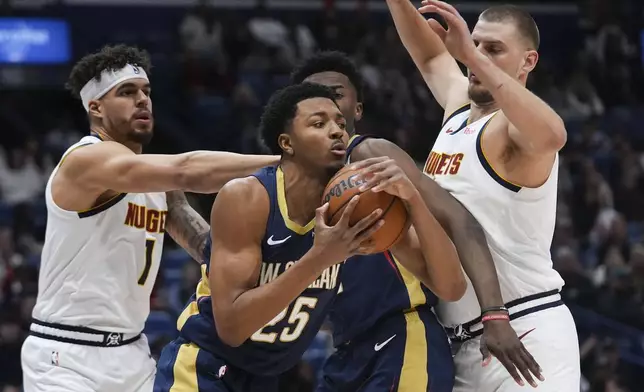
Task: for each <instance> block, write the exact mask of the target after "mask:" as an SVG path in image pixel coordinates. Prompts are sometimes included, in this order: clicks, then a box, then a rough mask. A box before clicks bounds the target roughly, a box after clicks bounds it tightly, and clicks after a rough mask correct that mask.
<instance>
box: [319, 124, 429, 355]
mask: <svg viewBox="0 0 644 392" xmlns="http://www.w3.org/2000/svg"><path fill="white" fill-rule="evenodd" d="M366 138H367V136H357V135H356V136H353V137H352V138H351V141H350V142H349V147H348V149H347V157H350V155H351V151H353V149H354V148H355V147H356V146H357V145H358V144H360V143H361V142H362V141H363V140H365V139H366ZM342 268H343V270H342V288H341V291H340V292H339V293H338V296H337V297H336V299H335V302H334V304H333V309H332V310H331V313H330V321H331V323H332V324H333V334H334V338H333V340H334V344H335V345H336V346H337V345H340V344H343V343H345V342H347V341H349V340H352V339H354V338H355V337H356V336H358V335H360V334H361V333H363V332H365V331H367V330H369V329H371V328H372V327H373V326H375V325H376V323H377V322H379V321H380V320H381V319H383V318H385V317H388V316H389V315H393V314H396V313H401V312H405V311H408V310H411V309H415V308H419V307H423V306H425V307H431V306H434V305H435V304H436V302H437V298H436V296H435V295H434V294H433V293H432V292H431V291H430V290H429V289H428V288H427V287H425V286H424V285H423V284H422V283H420V281H419V280H418V279H416V277H415V276H414V275H412V274H411V273H410V272H409V271H407V270H406V269H405V267H403V266H402V265H401V264H400V263H399V262H398V260H396V258H395V257H394V256H393V254H392V253H391V252H389V251H387V252H384V253H378V254H375V255H369V256H354V257H352V258H350V259H348V260H347V261H346V263H345V264H344V266H343V267H342Z"/></svg>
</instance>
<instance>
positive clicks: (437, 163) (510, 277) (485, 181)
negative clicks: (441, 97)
mask: <svg viewBox="0 0 644 392" xmlns="http://www.w3.org/2000/svg"><path fill="white" fill-rule="evenodd" d="M494 114H495V113H492V114H490V115H488V116H485V117H483V118H481V119H479V120H478V121H475V122H472V123H470V124H468V118H469V115H470V110H469V106H466V107H463V108H461V109H459V110H457V111H456V113H454V114H453V115H451V116H450V117H449V118H448V119H447V121H446V122H445V124H444V125H443V127H442V129H441V132H440V135H439V136H438V138H437V139H436V142H435V144H434V147H433V149H432V151H431V153H430V154H429V157H428V158H427V161H426V163H425V167H424V170H423V171H424V172H425V174H426V175H428V176H430V177H431V178H432V179H434V180H435V181H436V182H437V183H438V184H439V185H440V186H441V187H442V188H444V189H446V190H447V191H449V192H450V193H451V194H452V195H453V196H454V197H455V198H456V199H458V200H459V201H460V202H461V203H462V204H463V205H464V206H465V207H466V208H467V209H468V210H469V211H470V212H471V213H472V215H473V216H474V217H475V218H476V219H477V220H478V222H479V223H480V224H481V226H482V227H483V229H484V231H485V234H486V238H487V242H488V244H489V247H490V252H491V254H492V257H493V259H494V263H495V265H496V270H497V274H498V276H499V281H500V285H501V294H502V296H503V300H504V301H505V302H506V303H507V302H509V301H512V300H515V299H519V298H523V297H526V296H528V295H531V294H540V293H544V292H548V291H551V290H557V289H561V287H562V286H563V284H564V282H563V280H562V279H561V276H559V273H557V271H555V270H554V269H553V268H552V259H551V257H550V245H551V242H552V236H553V233H554V228H555V215H556V208H557V180H558V178H557V177H558V161H559V157H558V156H557V158H556V159H555V162H554V164H553V167H552V170H551V172H550V176H549V177H548V179H547V180H546V182H545V183H544V184H543V185H542V186H540V187H538V188H525V187H520V186H517V185H515V184H512V183H510V182H508V181H506V180H504V179H503V178H502V177H501V176H500V175H498V174H497V173H496V172H495V171H494V169H492V167H491V166H490V164H489V163H488V161H487V160H486V158H485V154H484V151H483V149H482V147H481V136H482V135H483V132H484V131H485V128H486V126H487V125H488V124H489V122H490V120H491V119H492V117H493V116H494ZM437 310H438V313H439V316H440V319H441V321H442V322H443V324H445V325H446V326H454V325H459V324H463V323H466V322H468V321H470V320H473V319H475V318H477V317H478V316H479V315H480V312H481V309H480V307H479V304H478V300H477V297H476V294H475V293H474V290H473V288H472V284H471V283H470V282H468V288H467V291H466V293H465V295H464V296H463V298H462V299H461V300H459V301H457V302H453V303H441V304H440V305H439V306H438V308H437Z"/></svg>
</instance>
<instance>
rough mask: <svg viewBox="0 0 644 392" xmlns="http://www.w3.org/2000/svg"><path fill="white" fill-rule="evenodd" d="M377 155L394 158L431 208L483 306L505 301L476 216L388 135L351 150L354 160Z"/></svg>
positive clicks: (364, 142) (496, 304)
mask: <svg viewBox="0 0 644 392" xmlns="http://www.w3.org/2000/svg"><path fill="white" fill-rule="evenodd" d="M378 156H388V157H389V158H391V159H394V160H395V161H396V163H397V164H398V166H399V167H400V168H401V169H403V170H404V171H405V174H407V177H409V179H410V180H411V181H412V183H413V184H414V185H415V186H416V188H417V189H418V191H419V192H420V195H421V196H422V198H423V201H424V202H425V204H426V205H427V207H428V209H429V211H430V212H431V213H432V215H434V217H435V218H436V220H437V221H438V222H439V223H440V225H441V226H442V227H443V229H444V230H445V232H446V233H447V235H448V236H449V237H450V239H451V240H452V242H453V243H454V246H455V247H456V251H457V252H458V256H459V259H460V260H461V264H462V265H463V268H464V269H465V272H466V273H467V276H469V278H470V280H471V281H472V285H473V286H474V290H475V291H476V295H477V297H478V300H479V303H480V305H481V307H483V308H487V307H492V306H500V305H503V298H502V297H501V289H500V287H499V279H498V276H497V274H496V268H495V266H494V261H493V259H492V255H491V254H490V249H489V248H488V244H487V240H486V238H485V233H484V231H483V228H482V227H481V225H480V224H479V223H478V221H477V220H476V219H475V218H474V216H472V214H471V213H470V212H469V211H468V210H467V209H466V208H465V207H464V206H463V205H462V204H461V203H459V202H458V200H456V199H455V198H454V197H453V196H452V195H450V194H449V192H447V191H446V190H445V189H443V188H441V187H440V185H438V184H437V183H436V182H434V181H433V180H432V179H430V178H429V177H427V176H426V175H424V174H423V173H422V172H421V171H420V170H419V169H418V167H417V166H416V164H415V163H414V161H413V159H411V157H410V156H409V155H407V153H406V152H405V151H403V150H402V149H401V148H400V147H398V146H397V145H395V144H394V143H392V142H390V141H388V140H385V139H366V140H365V141H363V142H362V143H360V144H359V145H358V146H357V147H356V148H355V149H354V150H353V152H352V153H351V159H352V161H359V160H363V159H367V158H373V157H378Z"/></svg>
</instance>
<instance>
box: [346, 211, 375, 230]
mask: <svg viewBox="0 0 644 392" xmlns="http://www.w3.org/2000/svg"><path fill="white" fill-rule="evenodd" d="M381 215H382V209H380V208H376V209H375V210H373V211H372V212H371V214H369V215H367V216H365V217H364V218H362V219H360V221H359V222H358V223H356V224H355V225H353V227H352V228H351V230H352V231H353V233H355V234H359V233H361V232H363V231H365V230H366V229H368V228H369V226H371V225H373V224H374V223H376V222H377V221H378V219H380V216H381Z"/></svg>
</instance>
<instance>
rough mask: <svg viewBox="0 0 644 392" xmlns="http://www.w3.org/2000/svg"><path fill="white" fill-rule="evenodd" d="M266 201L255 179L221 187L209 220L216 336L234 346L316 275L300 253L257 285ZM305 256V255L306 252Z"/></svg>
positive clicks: (314, 264) (314, 265)
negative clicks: (287, 264)
mask: <svg viewBox="0 0 644 392" xmlns="http://www.w3.org/2000/svg"><path fill="white" fill-rule="evenodd" d="M269 211H270V199H269V197H268V194H267V192H266V190H265V189H264V187H263V186H262V185H261V184H260V183H259V180H257V179H256V178H255V177H248V178H242V179H237V180H233V181H231V182H229V183H228V184H226V185H225V186H224V187H223V188H222V189H221V191H220V192H219V194H218V195H217V198H216V199H215V203H214V204H213V207H212V213H211V216H210V222H211V226H212V230H211V233H212V234H211V235H212V253H211V256H210V272H209V278H210V287H211V297H212V307H213V315H214V318H215V324H216V325H217V333H218V334H219V337H220V338H221V340H222V341H223V342H225V343H226V344H228V345H229V346H232V347H236V346H239V345H241V344H242V343H244V341H246V339H248V338H249V337H250V336H251V335H252V334H253V333H255V332H256V331H258V330H260V329H261V328H263V327H264V326H265V325H266V324H267V323H268V322H269V321H271V320H272V319H273V318H274V317H275V316H276V315H278V314H279V313H280V312H281V311H282V310H283V309H284V308H286V307H287V306H289V304H290V303H291V301H293V300H294V299H295V298H296V297H297V296H298V295H300V294H301V293H302V291H304V289H306V287H308V285H309V284H311V283H312V282H313V281H314V280H315V279H316V278H317V277H318V276H319V275H320V272H321V271H320V270H319V269H318V268H317V265H319V264H322V263H320V262H319V260H315V259H311V257H310V256H309V259H308V260H305V258H307V255H308V253H307V255H304V256H303V257H302V258H301V259H300V260H299V261H298V262H297V263H295V264H294V265H293V266H292V267H290V268H288V269H287V270H286V271H284V272H283V273H282V274H280V275H279V276H278V277H277V278H276V279H274V280H272V281H270V282H268V283H266V284H263V285H260V286H257V281H258V278H259V274H260V269H261V264H262V250H261V242H262V239H263V237H264V234H265V232H266V223H267V220H268V215H269ZM309 253H310V252H309Z"/></svg>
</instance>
